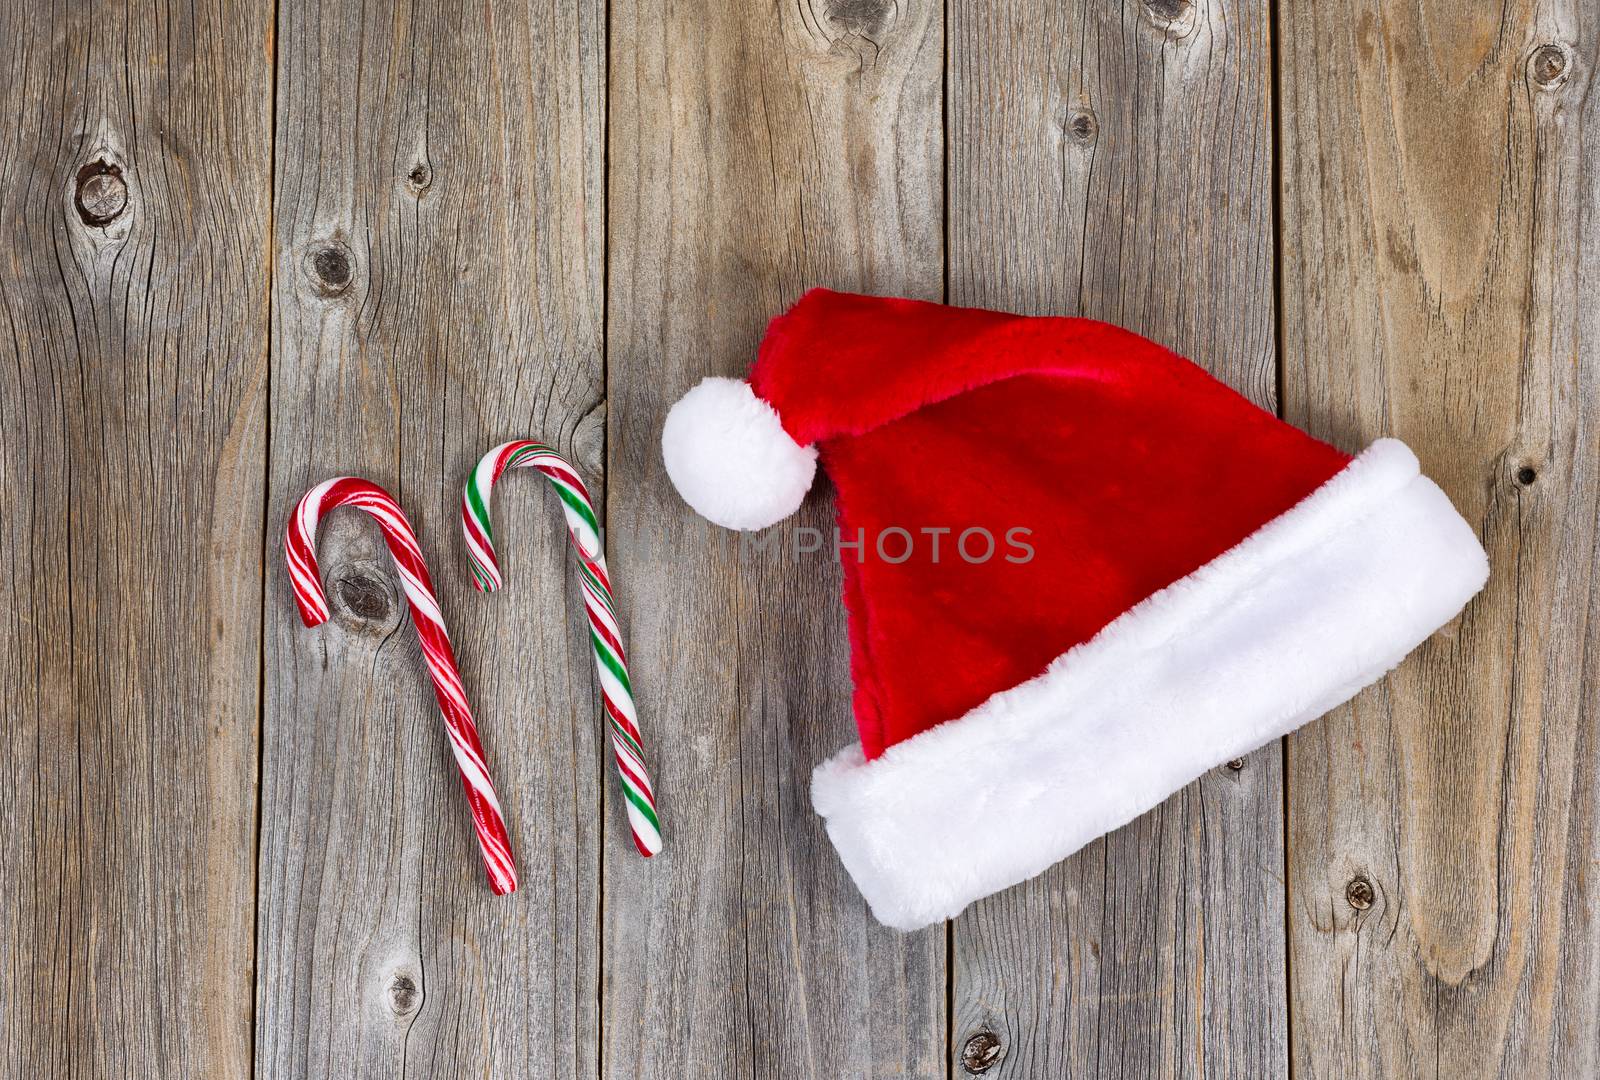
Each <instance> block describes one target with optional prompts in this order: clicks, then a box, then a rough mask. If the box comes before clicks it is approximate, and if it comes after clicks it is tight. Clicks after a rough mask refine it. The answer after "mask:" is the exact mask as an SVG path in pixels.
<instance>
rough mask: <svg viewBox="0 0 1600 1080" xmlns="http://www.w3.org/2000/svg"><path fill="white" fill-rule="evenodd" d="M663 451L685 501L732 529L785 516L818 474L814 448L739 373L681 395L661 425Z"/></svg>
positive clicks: (769, 522)
mask: <svg viewBox="0 0 1600 1080" xmlns="http://www.w3.org/2000/svg"><path fill="white" fill-rule="evenodd" d="M661 457H662V459H663V460H664V461H666V463H667V475H668V476H670V477H671V478H672V486H673V487H675V488H677V489H678V494H679V495H682V496H683V501H684V502H686V503H688V504H689V505H690V506H692V507H693V508H694V510H695V512H696V513H697V514H699V515H700V516H701V517H703V518H706V519H707V520H709V521H714V522H716V523H717V524H718V525H721V526H723V527H725V528H729V529H765V528H766V527H767V526H768V525H775V524H777V523H778V522H780V521H782V520H783V519H784V518H786V517H788V516H789V515H790V514H792V513H794V512H795V511H796V510H798V509H800V503H801V501H802V500H803V499H804V498H805V497H806V491H807V490H809V489H810V487H811V480H812V477H814V476H815V475H816V472H817V448H816V447H814V446H801V445H800V444H799V443H797V442H795V441H794V440H793V439H791V438H790V437H789V433H788V432H787V431H785V430H783V424H782V422H780V421H779V419H778V414H777V413H776V412H775V411H773V408H772V406H771V405H769V404H767V403H766V402H765V401H762V400H761V399H760V398H758V397H756V395H755V391H753V390H751V389H750V384H749V383H747V382H744V381H743V380H741V379H723V378H711V379H705V380H703V381H702V382H701V383H700V385H699V386H696V387H695V388H694V389H693V390H690V391H689V392H688V393H687V394H685V395H683V397H681V398H679V399H678V403H677V404H676V405H674V406H673V407H672V410H671V411H670V412H668V413H667V422H666V423H665V424H664V425H662V428H661Z"/></svg>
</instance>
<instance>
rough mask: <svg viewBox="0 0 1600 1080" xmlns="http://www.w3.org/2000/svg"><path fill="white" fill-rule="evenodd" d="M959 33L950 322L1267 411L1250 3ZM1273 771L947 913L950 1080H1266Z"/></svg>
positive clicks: (1259, 108) (1003, 12) (1261, 31)
mask: <svg viewBox="0 0 1600 1080" xmlns="http://www.w3.org/2000/svg"><path fill="white" fill-rule="evenodd" d="M949 32H950V38H951V46H950V75H949V80H950V102H949V116H950V120H949V123H950V131H949V140H950V142H949V145H950V169H949V181H950V210H949V213H950V226H949V228H950V300H951V302H952V303H962V304H977V305H982V306H989V307H1000V308H1007V309H1011V310H1017V311H1024V312H1032V313H1052V314H1078V315H1086V316H1091V317H1095V318H1101V319H1106V320H1109V321H1112V322H1116V323H1120V324H1122V325H1124V326H1127V327H1129V328H1131V329H1133V330H1137V331H1139V332H1140V333H1143V334H1145V335H1147V336H1150V337H1152V338H1154V339H1156V340H1157V341H1160V342H1162V343H1163V344H1166V345H1168V346H1170V347H1172V348H1175V349H1177V350H1178V351H1179V352H1182V353H1184V354H1185V355H1188V356H1192V357H1194V358H1195V360H1196V361H1197V362H1199V363H1201V364H1203V365H1205V366H1207V367H1208V368H1209V369H1210V370H1212V371H1213V372H1215V373H1216V374H1217V375H1218V376H1219V377H1221V378H1222V379H1224V380H1226V381H1227V382H1228V383H1230V384H1231V385H1233V386H1234V387H1236V388H1237V389H1239V390H1241V391H1242V392H1244V393H1246V394H1248V395H1249V396H1250V397H1251V398H1253V399H1254V400H1255V401H1257V402H1259V403H1261V404H1262V405H1265V406H1267V407H1269V408H1270V407H1272V405H1273V403H1274V376H1275V359H1274V338H1273V265H1272V263H1273V251H1272V246H1273V245H1272V190H1271V187H1272V181H1271V176H1272V142H1271V140H1272V135H1271V123H1270V101H1269V97H1270V94H1269V83H1270V76H1269V71H1270V53H1269V49H1270V34H1269V25H1268V12H1267V9H1266V7H1265V6H1264V5H1261V4H1257V3H1241V2H1235V0H1226V2H1218V0H1212V2H1209V3H1199V4H1193V5H1191V4H1190V3H1188V2H1186V0H1171V2H1169V0H1161V2H1146V3H1129V4H1125V5H1119V4H1112V5H1107V4H1100V3H1077V2H1074V3H1067V4H1053V3H1041V2H1028V3H1017V2H1010V0H1007V2H1003V3H989V2H983V0H959V2H956V3H952V4H951V5H950V30H949ZM1281 764H1282V760H1281V751H1280V748H1279V747H1278V746H1277V745H1273V746H1269V747H1266V748H1265V749H1263V750H1261V751H1259V752H1257V753H1255V754H1253V755H1251V756H1250V757H1249V758H1247V759H1245V760H1244V761H1243V762H1242V767H1241V768H1239V769H1237V770H1234V769H1226V768H1224V769H1219V770H1217V771H1216V772H1215V773H1214V774H1212V775H1208V776H1206V777H1204V778H1202V779H1201V780H1200V781H1199V782H1197V783H1195V784H1193V785H1191V786H1189V787H1188V788H1186V789H1185V790H1184V791H1182V792H1181V793H1179V794H1177V795H1175V796H1174V797H1173V798H1172V799H1170V800H1169V801H1168V802H1167V803H1165V804H1164V805H1163V806H1162V807H1160V808H1159V809H1158V810H1156V811H1154V812H1152V813H1150V814H1147V815H1145V816H1144V817H1142V818H1140V819H1139V820H1138V821H1137V822H1135V823H1133V824H1132V825H1130V826H1128V827H1126V828H1124V829H1121V830H1119V831H1118V832H1116V833H1114V834H1112V835H1111V836H1110V837H1108V838H1106V839H1104V840H1102V841H1099V842H1097V843H1095V844H1093V845H1091V846H1090V847H1089V848H1087V849H1085V850H1084V851H1083V852H1081V853H1079V854H1078V855H1077V856H1075V857H1073V858H1072V859H1070V860H1068V861H1067V862H1065V863H1064V864H1062V865H1060V866H1058V867H1056V868H1055V869H1053V870H1051V871H1050V872H1048V873H1046V874H1044V875H1043V876H1041V877H1039V878H1037V879H1035V880H1034V881H1032V882H1029V883H1027V884H1025V885H1023V886H1020V887H1018V888H1016V889H1012V890H1009V891H1007V892H1005V893H1002V894H1000V895H998V896H995V897H992V898H990V899H988V900H986V901H983V902H981V903H979V904H976V905H974V906H973V907H972V908H971V909H970V910H969V911H968V912H967V913H965V914H964V915H963V916H962V917H960V918H959V919H957V920H956V922H955V924H954V934H955V941H954V957H955V971H954V979H955V984H954V995H953V996H954V1002H955V1020H954V1027H953V1039H952V1041H951V1052H952V1054H953V1057H954V1060H953V1062H952V1069H953V1070H954V1072H955V1075H965V1073H964V1072H963V1071H962V1070H963V1069H964V1068H965V1067H967V1066H972V1067H981V1066H982V1065H983V1064H984V1063H985V1061H986V1060H987V1061H988V1063H989V1066H988V1070H987V1073H986V1075H988V1076H990V1077H994V1076H1005V1077H1066V1076H1088V1075H1094V1076H1101V1077H1107V1076H1138V1077H1147V1076H1219V1077H1234V1076H1278V1075H1282V1074H1283V1073H1284V1071H1285V1069H1286V1067H1287V1055H1288V1039H1287V1032H1286V1030H1285V994H1286V989H1285V973H1284V952H1285V950H1284V930H1283V902H1284V900H1283V884H1282V871H1283V849H1282V821H1283V804H1282V797H1283V792H1282V786H1281Z"/></svg>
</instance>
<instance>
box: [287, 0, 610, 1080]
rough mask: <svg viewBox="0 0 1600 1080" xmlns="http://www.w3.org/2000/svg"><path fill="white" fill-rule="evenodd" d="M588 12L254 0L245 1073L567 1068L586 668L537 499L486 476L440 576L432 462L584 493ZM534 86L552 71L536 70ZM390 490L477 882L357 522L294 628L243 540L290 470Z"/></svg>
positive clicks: (443, 480)
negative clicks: (255, 262) (488, 584)
mask: <svg viewBox="0 0 1600 1080" xmlns="http://www.w3.org/2000/svg"><path fill="white" fill-rule="evenodd" d="M602 16H603V12H602V10H601V9H600V8H599V7H598V6H595V5H569V4H562V5H553V6H551V7H549V8H541V9H537V10H530V9H528V8H525V7H522V6H520V5H504V6H500V5H495V4H490V5H486V6H476V7H462V8H459V9H457V8H455V7H454V6H452V5H442V6H438V7H435V6H433V5H425V4H419V5H416V6H415V7H413V6H411V5H401V6H399V7H398V8H396V9H395V10H394V11H393V12H388V11H382V12H380V11H376V10H374V11H371V12H362V11H358V10H356V9H344V8H337V7H319V6H318V5H316V4H312V3H304V2H298V0H284V3H282V4H281V5H280V12H279V41H278V60H279V89H278V96H277V133H278V134H277V175H276V181H277V188H276V215H275V237H274V240H275V257H274V268H275V273H276V283H277V287H276V290H275V298H274V306H273V323H272V330H273V356H274V361H273V372H272V403H273V404H272V416H273V426H272V456H271V480H270V484H269V489H268V497H267V505H268V507H269V513H268V519H269V521H270V522H271V533H270V535H269V537H268V541H269V544H271V545H272V547H271V548H270V549H269V555H270V558H269V563H268V574H267V597H266V689H265V708H264V733H263V740H262V743H263V753H262V816H263V821H264V823H267V827H265V828H264V829H263V835H262V843H261V862H260V879H261V890H260V904H261V917H260V941H259V952H258V962H259V966H260V976H259V980H258V990H257V1012H256V1074H257V1076H260V1077H282V1078H284V1080H301V1078H305V1077H323V1076H338V1077H341V1078H344V1077H368V1076H371V1077H396V1076H407V1077H455V1076H463V1077H466V1076H508V1077H509V1076H531V1075H539V1076H552V1077H576V1076H593V1075H594V1071H595V1068H596V1064H595V1054H596V1047H597V1045H598V1014H597V1000H598V996H599V991H598V977H599V975H598V971H599V968H598V963H599V951H598V943H597V941H596V927H597V926H598V922H599V907H598V903H599V899H598V898H599V869H600V865H599V857H600V853H599V847H598V844H599V840H600V837H601V830H600V828H599V824H600V823H599V821H598V820H597V816H596V809H597V807H598V805H599V801H600V797H599V791H598V789H599V784H600V782H601V779H602V774H601V771H600V757H599V753H600V750H599V743H598V727H597V721H596V716H597V714H596V708H597V702H596V698H595V691H594V689H593V685H594V675H593V662H592V660H591V659H590V655H589V650H588V639H587V637H586V636H585V630H584V628H583V626H582V624H581V620H582V616H581V614H580V613H581V611H582V600H581V598H580V596H579V594H578V590H577V585H576V571H575V569H574V565H573V563H572V561H571V556H570V554H569V552H568V551H567V548H566V540H565V535H564V532H563V530H562V529H561V527H560V519H559V514H558V512H557V510H556V508H555V503H554V497H553V496H551V495H549V494H548V493H547V492H546V491H545V490H544V489H545V487H546V485H545V483H544V481H543V480H542V479H541V478H539V477H538V476H537V475H536V474H527V473H522V474H518V475H514V476H512V477H509V478H507V480H506V482H505V483H504V485H503V490H502V491H501V493H500V495H499V498H498V499H497V507H498V513H497V514H496V518H497V520H498V524H499V527H498V529H497V534H498V536H499V537H500V546H501V548H502V549H503V551H504V555H505V563H504V569H505V572H506V581H507V585H506V589H505V590H504V591H503V592H501V593H498V594H495V595H494V596H483V595H480V594H478V593H477V592H476V591H474V590H473V589H472V587H471V585H470V582H469V573H468V571H467V569H466V566H465V563H464V561H463V560H464V552H463V548H462V545H461V541H460V529H461V524H460V509H459V508H460V499H461V486H460V485H461V484H462V482H463V480H464V479H465V477H466V475H467V472H468V470H469V469H470V468H471V466H472V464H473V463H474V462H475V461H476V459H477V457H478V455H479V454H480V453H482V452H483V451H485V450H487V449H488V448H489V447H490V446H491V445H494V444H495V443H498V442H501V441H504V440H505V439H508V438H513V437H519V436H524V435H530V434H531V435H537V436H539V437H541V438H543V439H546V440H548V441H550V442H552V443H554V444H555V445H556V446H557V447H558V448H561V449H563V450H566V451H567V452H569V453H570V454H572V456H573V457H574V458H575V460H576V461H577V462H578V463H579V466H580V467H581V468H582V469H583V470H584V471H585V472H586V473H587V475H588V476H589V477H590V478H592V479H593V480H594V481H595V482H596V488H597V491H603V488H601V487H600V485H599V481H600V479H601V469H600V464H601V448H602V447H601V440H602V438H603V415H604V412H603V406H602V402H601V395H602V362H603V358H602V355H601V323H602V312H603V309H602V307H601V302H602V292H601V289H602V265H603V261H602V260H603V252H602V250H601V237H602V235H603V233H602V229H601V221H602V217H603V203H602V191H603V189H602V183H601V181H602V175H601V160H602V156H603V139H604V131H603V123H604V109H603V106H604V93H603V90H602V84H601V77H602V75H601V72H602V63H603V42H604V26H603V22H602ZM551 88H559V92H551ZM340 473H354V474H357V475H362V476H366V477H367V478H369V479H371V480H374V481H376V482H378V483H380V484H382V485H384V486H385V487H387V488H389V490H390V491H391V492H392V493H393V494H394V495H395V496H396V498H398V499H399V500H400V502H401V503H402V505H403V506H405V507H406V509H407V510H408V511H409V513H410V515H411V517H412V520H413V522H414V523H415V525H416V527H417V529H418V531H419V533H420V536H421V541H422V545H423V549H424V551H425V553H426V554H427V555H428V556H429V561H430V564H431V569H432V572H433V577H434V581H435V584H436V586H437V587H438V591H439V595H440V599H441V606H442V608H443V611H444V614H445V618H446V620H447V622H448V624H449V626H450V628H451V632H452V636H453V638H454V640H455V642H456V646H457V651H458V654H459V656H460V660H461V667H462V674H463V678H464V681H465V683H466V686H467V689H468V693H469V695H470V696H471V698H472V700H473V703H474V705H475V707H476V712H477V714H478V719H479V725H480V728H481V733H482V738H483V743H484V747H485V751H486V754H487V757H488V760H489V763H490V766H491V769H492V771H493V775H494V778H495V781H496V784H497V787H498V790H499V793H500V796H501V802H502V804H503V806H504V807H505V811H506V818H507V823H508V827H509V830H510V833H511V837H512V842H513V845H514V848H515V851H516V854H517V857H518V861H519V865H520V869H521V875H520V876H521V886H520V889H519V891H518V893H517V894H516V895H515V897H513V898H509V899H504V898H496V897H494V896H491V895H490V893H489V891H488V889H487V887H486V884H485V876H484V871H483V868H482V866H481V863H480V858H479V854H478V849H477V844H476V841H475V838H474V835H473V831H472V823H471V819H470V817H469V815H468V813H467V810H466V804H465V802H464V800H463V798H462V795H461V790H460V784H459V781H458V779H457V777H456V770H455V767H454V765H453V763H452V762H451V759H450V754H449V749H448V743H447V740H446V736H445V732H444V728H443V725H442V722H441V720H440V718H439V715H438V710H437V708H436V706H435V704H434V701H433V694H432V690H431V688H430V685H429V682H428V678H427V675H426V673H425V669H424V667H423V665H422V661H421V652H420V649H419V647H418V645H417V641H416V635H415V633H414V632H413V629H412V627H411V626H410V625H409V623H410V620H409V617H408V616H407V615H406V614H405V610H404V608H405V604H404V600H403V598H402V597H401V595H400V593H399V590H398V588H397V587H396V584H395V582H394V579H393V574H392V571H391V567H390V563H389V558H388V555H387V554H386V552H385V550H384V548H383V545H382V542H381V540H380V539H379V536H378V531H377V528H376V526H375V525H373V524H372V523H371V522H370V521H368V520H366V518H365V516H364V515H361V514H359V513H358V512H356V511H340V512H338V513H337V514H336V515H334V516H333V518H332V519H330V520H329V521H328V523H327V526H326V528H325V529H324V539H323V542H322V544H321V546H320V550H321V558H322V569H323V576H324V580H325V581H326V582H327V583H328V592H329V598H330V603H331V606H332V608H333V610H334V612H335V617H334V619H333V620H332V621H331V622H330V623H328V624H326V625H324V626H322V627H320V628H318V629H315V630H307V629H305V628H304V627H302V626H301V625H300V621H299V618H298V617H297V615H296V614H295V611H294V607H293V603H292V600H291V594H290V589H289V582H288V579H287V575H286V573H285V571H284V568H283V560H282V558H281V556H280V554H279V552H278V549H277V545H278V544H280V543H281V540H282V533H281V531H280V530H281V529H282V528H283V523H284V522H285V521H286V520H287V517H288V514H289V512H290V510H291V508H292V507H293V506H294V503H295V501H296V500H297V499H298V498H299V496H300V495H301V493H302V492H304V491H305V490H306V489H307V488H308V487H310V486H311V485H312V484H314V483H316V482H317V481H319V480H321V479H323V478H325V477H328V476H331V475H338V474H340Z"/></svg>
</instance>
